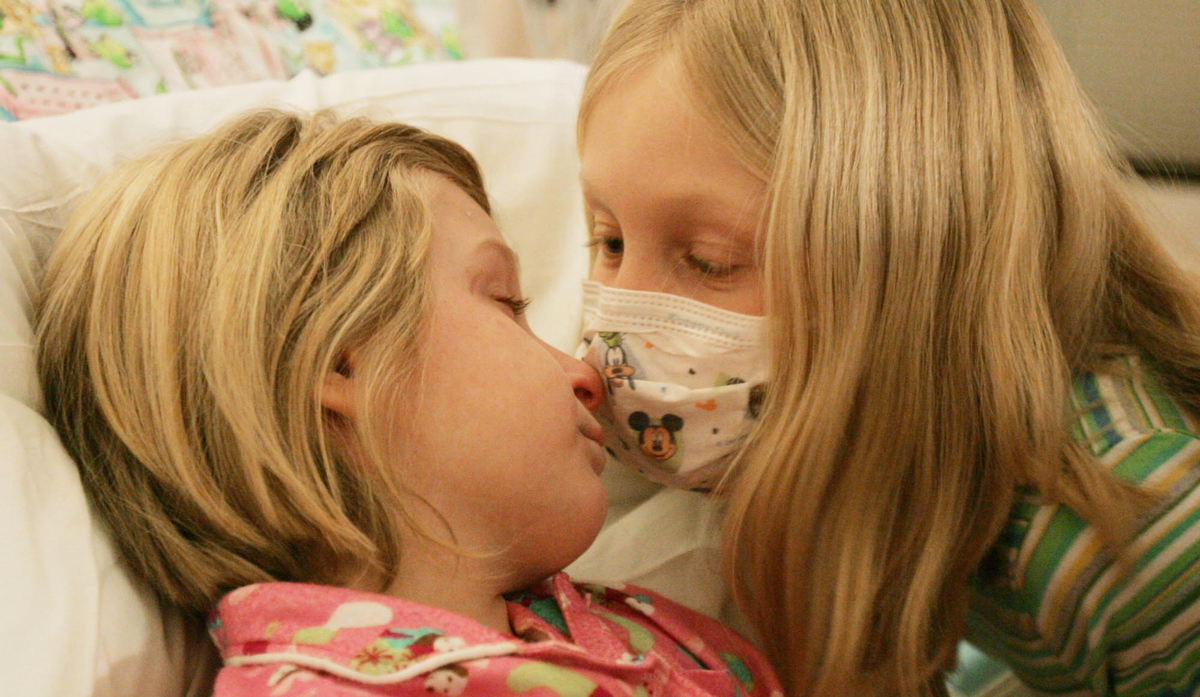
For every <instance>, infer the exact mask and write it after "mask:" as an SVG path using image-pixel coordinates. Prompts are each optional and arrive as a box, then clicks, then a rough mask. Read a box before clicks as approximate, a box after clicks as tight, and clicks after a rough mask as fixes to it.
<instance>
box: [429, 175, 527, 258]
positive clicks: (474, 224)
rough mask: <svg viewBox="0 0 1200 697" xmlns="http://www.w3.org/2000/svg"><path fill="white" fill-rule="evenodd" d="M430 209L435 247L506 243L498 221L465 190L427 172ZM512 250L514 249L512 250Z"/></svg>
mask: <svg viewBox="0 0 1200 697" xmlns="http://www.w3.org/2000/svg"><path fill="white" fill-rule="evenodd" d="M422 186H423V188H424V190H425V192H427V196H428V199H427V200H428V206H429V212H430V214H431V215H432V216H433V238H434V239H433V248H434V250H435V254H436V250H439V249H440V250H443V251H455V250H459V251H462V250H466V249H467V248H474V247H477V246H478V245H479V244H480V243H481V242H483V241H485V240H486V241H494V242H498V243H499V244H500V245H503V246H505V247H506V248H507V245H505V244H504V238H503V236H502V235H501V234H500V230H499V229H498V228H497V227H496V223H495V222H494V221H493V220H492V218H491V216H489V215H488V214H487V212H486V211H484V210H483V209H482V208H480V207H479V204H478V203H476V202H475V200H474V199H472V198H471V197H470V196H469V195H467V193H466V192H465V191H463V190H462V189H460V188H458V187H457V186H455V185H454V184H453V183H451V182H450V180H448V179H446V178H445V177H442V176H438V175H435V174H427V175H423V181H422ZM510 253H511V252H510Z"/></svg>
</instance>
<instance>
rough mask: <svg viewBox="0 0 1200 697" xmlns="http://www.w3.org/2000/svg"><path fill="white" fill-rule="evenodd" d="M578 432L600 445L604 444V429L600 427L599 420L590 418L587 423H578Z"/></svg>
mask: <svg viewBox="0 0 1200 697" xmlns="http://www.w3.org/2000/svg"><path fill="white" fill-rule="evenodd" d="M579 432H580V433H582V434H583V435H584V436H585V437H587V438H590V439H592V440H594V441H596V442H597V443H599V444H600V445H604V429H603V428H601V427H600V424H599V422H597V421H596V420H595V419H591V420H590V421H589V422H588V423H584V424H580V425H579Z"/></svg>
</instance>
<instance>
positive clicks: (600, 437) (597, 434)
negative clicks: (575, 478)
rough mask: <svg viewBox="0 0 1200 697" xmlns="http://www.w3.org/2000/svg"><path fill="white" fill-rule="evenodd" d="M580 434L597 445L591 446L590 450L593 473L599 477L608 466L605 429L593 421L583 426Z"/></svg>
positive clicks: (580, 428) (580, 427)
mask: <svg viewBox="0 0 1200 697" xmlns="http://www.w3.org/2000/svg"><path fill="white" fill-rule="evenodd" d="M579 432H580V433H581V434H583V436H584V437H585V438H587V439H588V440H590V441H592V442H593V443H595V445H593V446H590V447H589V448H588V449H589V450H590V451H591V456H592V457H591V460H592V462H591V464H592V471H594V472H595V473H596V474H597V475H599V474H600V473H602V472H603V471H604V466H605V465H606V464H608V451H607V450H605V448H604V429H603V428H601V427H600V424H598V423H596V422H595V421H592V422H591V423H588V424H581V425H580V426H579Z"/></svg>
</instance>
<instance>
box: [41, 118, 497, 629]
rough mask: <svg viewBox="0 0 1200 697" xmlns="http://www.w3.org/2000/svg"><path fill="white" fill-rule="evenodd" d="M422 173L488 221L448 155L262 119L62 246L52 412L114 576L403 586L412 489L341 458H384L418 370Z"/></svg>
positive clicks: (173, 599) (415, 141)
mask: <svg viewBox="0 0 1200 697" xmlns="http://www.w3.org/2000/svg"><path fill="white" fill-rule="evenodd" d="M426 173H434V174H438V175H441V176H444V177H446V178H448V179H449V180H450V181H452V182H453V183H454V184H456V185H458V186H459V187H461V188H462V189H463V190H464V191H466V192H467V193H468V194H469V195H471V196H472V198H473V199H474V200H475V201H476V202H477V203H479V204H480V205H481V206H482V207H483V208H484V209H485V210H488V201H487V198H486V195H485V194H484V191H483V186H482V183H481V180H480V175H479V171H478V168H477V166H476V164H475V162H474V160H473V159H472V158H471V156H470V155H469V154H468V153H467V152H466V151H465V150H463V149H462V148H461V147H459V146H457V145H456V144H454V143H451V142H449V141H446V140H444V139H442V138H439V137H437V136H434V135H432V134H429V133H426V132H424V131H421V130H419V129H417V128H413V127H410V126H406V125H402V124H395V123H372V122H369V121H366V120H340V119H338V118H335V117H334V116H333V115H331V114H318V115H316V116H310V117H301V116H296V115H289V114H286V113H281V112H275V111H263V112H256V113H252V114H248V115H245V116H243V117H241V118H238V119H236V120H235V121H233V122H231V123H229V124H227V125H225V126H223V127H221V128H219V129H218V130H216V131H215V132H213V133H211V134H208V135H205V136H202V137H199V138H196V139H194V140H191V141H188V142H185V143H183V144H180V145H177V146H175V147H171V148H168V149H166V150H164V151H162V152H159V153H157V154H154V155H151V156H149V157H146V158H144V159H140V160H138V161H135V162H132V163H130V164H128V165H126V166H124V167H122V168H120V169H119V170H118V171H117V172H115V173H114V174H113V175H112V176H110V177H109V178H107V179H106V180H105V181H104V182H103V183H102V184H101V185H100V186H99V187H97V189H96V190H95V191H94V192H92V193H91V194H90V195H89V197H88V198H87V200H86V201H85V202H84V203H83V204H82V205H81V207H80V208H79V209H78V211H77V212H76V213H75V215H74V216H73V218H72V220H71V222H70V223H69V224H68V226H67V228H66V229H65V230H64V231H63V233H62V235H61V237H60V239H59V240H58V242H57V244H56V247H55V249H54V251H53V252H52V255H51V258H50V260H49V262H48V265H47V269H46V273H45V278H44V286H43V294H42V297H41V298H40V300H39V302H38V331H37V349H38V370H39V375H40V379H41V383H42V386H43V389H44V391H45V396H46V404H47V409H48V415H49V418H50V420H51V421H52V422H53V423H54V425H55V427H56V428H57V429H58V432H59V434H60V435H61V437H62V439H63V441H64V443H65V444H66V447H67V449H68V450H69V451H70V452H71V454H72V455H73V456H74V457H75V458H76V460H77V462H78V464H79V466H80V470H81V472H82V475H83V479H84V482H85V486H86V488H87V491H88V492H89V494H90V496H91V498H92V500H93V502H94V503H95V505H96V507H97V508H98V510H99V512H100V513H101V515H102V516H103V518H104V520H105V521H107V523H108V525H109V526H110V527H111V528H112V531H113V535H114V538H115V541H116V542H117V544H118V546H119V549H120V551H121V554H122V556H123V558H124V560H125V562H127V563H128V564H129V565H130V566H131V567H132V569H133V570H134V571H135V572H136V573H137V574H138V575H139V576H140V577H142V578H143V579H145V580H146V581H147V582H148V584H149V585H150V586H151V587H152V588H153V589H154V590H156V591H157V592H158V593H160V594H161V596H162V597H163V598H165V599H166V600H167V601H168V602H170V603H173V604H175V605H178V606H180V607H182V608H184V609H186V610H189V611H193V612H195V613H204V612H207V611H209V610H211V608H212V607H213V605H214V603H215V602H216V600H217V599H218V598H219V597H220V596H221V595H222V594H223V593H225V592H227V591H228V590H230V589H232V588H235V587H237V586H241V585H244V584H247V583H253V582H259V581H268V580H290V581H304V582H316V583H339V582H346V581H347V580H348V579H350V578H356V577H359V576H360V574H361V577H364V578H374V579H375V580H376V581H377V582H378V583H379V584H380V586H381V587H382V586H383V585H385V584H386V583H387V582H388V581H390V574H391V573H392V571H393V570H394V569H395V568H396V561H397V558H398V555H399V554H400V552H401V550H400V549H399V548H398V544H397V535H396V524H397V518H396V516H397V508H398V503H399V501H398V497H399V494H400V492H401V490H402V487H400V486H399V485H398V484H397V483H396V482H395V481H393V480H391V479H390V478H389V477H388V476H387V473H386V472H381V471H378V468H374V467H370V466H364V465H363V463H362V462H361V460H362V459H363V458H362V457H358V458H357V461H355V458H354V457H352V455H351V454H350V452H349V450H348V448H349V447H351V446H350V445H349V444H350V443H357V444H358V445H359V446H363V445H364V444H365V445H366V447H365V449H363V448H360V450H361V452H364V453H366V455H367V456H368V457H367V458H366V459H367V460H368V461H370V462H374V463H379V462H380V459H379V455H380V453H378V452H373V451H372V450H371V448H370V447H369V444H370V443H372V442H376V441H377V439H375V438H373V430H374V429H378V428H381V427H382V424H383V420H384V419H385V418H387V416H389V415H384V414H379V413H374V414H372V412H371V411H370V405H371V404H376V403H378V401H377V400H378V398H379V396H380V395H389V394H391V392H390V391H391V390H395V389H396V385H398V384H401V383H402V382H403V381H404V380H405V379H406V378H407V377H409V376H408V373H409V372H410V370H411V368H412V366H413V365H415V364H416V359H415V358H414V360H413V361H411V362H409V363H408V364H400V363H398V362H397V361H396V360H395V357H396V356H398V355H405V354H406V353H411V354H412V355H414V356H417V355H419V345H418V344H419V337H420V334H421V331H422V327H423V326H424V324H423V318H424V313H425V308H426V306H427V296H428V292H427V288H426V286H427V281H426V276H427V274H426V271H425V267H426V256H427V255H426V251H427V248H428V244H429V237H430V230H431V221H430V216H429V212H428V209H427V207H426V204H425V202H424V201H425V196H424V193H423V186H425V184H426V183H427V174H426ZM349 351H355V352H356V355H355V361H356V364H355V370H356V373H355V377H356V378H358V379H360V381H361V383H363V384H365V385H366V386H367V389H365V390H363V391H362V392H361V393H360V394H359V395H358V398H359V401H360V402H361V404H360V405H359V407H358V412H357V413H358V414H360V415H366V416H365V417H364V418H360V419H359V421H361V422H362V423H361V424H357V425H356V426H355V428H354V429H351V430H352V431H355V430H356V432H355V433H352V434H350V436H346V433H345V431H346V424H344V423H341V424H339V423H333V422H332V421H331V420H332V419H334V416H333V415H332V414H331V413H326V412H324V411H323V410H322V408H321V403H320V390H319V386H320V385H321V384H322V380H323V378H324V376H326V375H327V374H329V373H330V371H333V370H340V371H345V370H347V368H346V365H345V361H346V356H347V354H348V352H349ZM358 354H361V355H358ZM367 572H369V573H367Z"/></svg>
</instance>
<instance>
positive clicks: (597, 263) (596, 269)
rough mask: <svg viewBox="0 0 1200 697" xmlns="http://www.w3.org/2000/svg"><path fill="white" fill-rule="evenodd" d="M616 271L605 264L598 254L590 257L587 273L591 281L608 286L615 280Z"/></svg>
mask: <svg viewBox="0 0 1200 697" xmlns="http://www.w3.org/2000/svg"><path fill="white" fill-rule="evenodd" d="M616 275H617V271H616V269H615V268H613V266H612V264H608V263H605V262H604V260H603V258H602V257H601V256H600V255H599V254H593V255H592V262H591V268H590V269H589V271H588V278H590V279H591V280H593V281H599V282H600V283H603V284H605V285H610V284H611V283H612V281H613V279H614V278H616Z"/></svg>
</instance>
